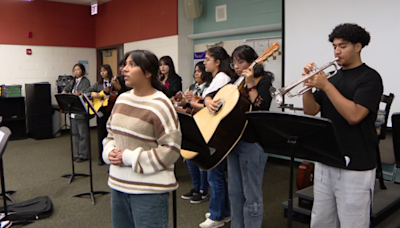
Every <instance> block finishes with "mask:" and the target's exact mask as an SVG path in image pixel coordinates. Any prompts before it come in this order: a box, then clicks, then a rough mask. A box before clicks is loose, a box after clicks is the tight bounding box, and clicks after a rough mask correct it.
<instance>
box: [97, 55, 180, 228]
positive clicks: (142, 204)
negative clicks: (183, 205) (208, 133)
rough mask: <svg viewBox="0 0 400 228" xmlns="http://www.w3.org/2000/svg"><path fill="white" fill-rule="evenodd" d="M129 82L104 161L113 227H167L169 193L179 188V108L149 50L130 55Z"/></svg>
mask: <svg viewBox="0 0 400 228" xmlns="http://www.w3.org/2000/svg"><path fill="white" fill-rule="evenodd" d="M125 60H126V66H125V67H124V69H123V71H124V75H125V83H126V85H127V86H130V87H132V88H133V89H132V90H130V91H128V92H125V93H123V94H121V95H120V96H119V97H118V99H117V101H116V104H115V106H114V109H113V111H112V114H111V116H110V119H109V120H108V123H107V130H108V136H107V137H106V138H105V139H104V140H103V145H104V150H103V160H104V161H105V162H106V163H107V164H111V166H110V172H109V179H108V185H109V186H110V188H111V189H112V193H111V217H112V225H113V227H114V228H118V227H123V228H125V227H135V228H153V227H154V228H167V227H168V196H169V192H170V191H173V190H175V189H177V188H178V183H177V181H176V179H175V175H174V163H175V162H176V161H177V159H178V158H179V151H180V145H181V138H182V137H181V131H180V126H179V121H178V116H177V114H176V112H175V109H174V107H173V105H172V103H171V102H170V100H169V99H168V97H167V96H166V95H164V93H163V92H161V91H160V90H162V89H163V88H164V87H163V86H162V84H161V83H160V82H159V81H158V79H157V72H158V59H157V57H156V56H155V55H154V54H153V53H151V52H149V51H145V50H136V51H132V52H130V53H127V55H126V57H125Z"/></svg>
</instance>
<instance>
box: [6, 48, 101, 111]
mask: <svg viewBox="0 0 400 228" xmlns="http://www.w3.org/2000/svg"><path fill="white" fill-rule="evenodd" d="M28 48H29V49H32V55H26V49H28ZM78 60H88V61H89V69H86V70H87V72H88V74H89V75H88V76H87V77H88V78H89V79H90V82H91V83H95V82H96V72H97V70H96V49H94V48H72V47H71V48H70V47H50V46H25V45H0V84H19V85H22V86H23V87H22V94H25V88H24V86H25V83H35V82H49V83H50V84H51V95H52V103H54V104H56V103H57V102H56V100H55V98H54V94H56V93H57V85H56V80H57V79H58V76H59V75H64V74H66V75H72V67H73V66H74V64H75V63H77V62H78Z"/></svg>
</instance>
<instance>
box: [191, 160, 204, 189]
mask: <svg viewBox="0 0 400 228" xmlns="http://www.w3.org/2000/svg"><path fill="white" fill-rule="evenodd" d="M186 165H187V166H188V169H189V173H190V177H191V178H192V183H193V188H194V189H195V190H197V191H199V190H202V191H203V192H208V181H207V171H204V170H202V169H200V168H199V167H198V166H197V165H195V164H193V163H191V162H190V161H189V160H186Z"/></svg>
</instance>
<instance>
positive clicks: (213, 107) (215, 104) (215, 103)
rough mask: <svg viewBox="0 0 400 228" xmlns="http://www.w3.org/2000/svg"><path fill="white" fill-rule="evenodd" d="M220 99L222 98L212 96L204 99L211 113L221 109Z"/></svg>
mask: <svg viewBox="0 0 400 228" xmlns="http://www.w3.org/2000/svg"><path fill="white" fill-rule="evenodd" d="M220 100H221V99H220V98H218V99H216V100H214V99H212V98H211V97H206V99H204V104H205V106H206V108H207V109H208V111H209V112H210V113H215V112H216V111H218V109H219V106H220V104H219V101H220Z"/></svg>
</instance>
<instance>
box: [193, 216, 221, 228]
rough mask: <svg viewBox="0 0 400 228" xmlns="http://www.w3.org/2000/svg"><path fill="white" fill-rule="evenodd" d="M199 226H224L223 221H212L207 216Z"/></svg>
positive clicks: (211, 227)
mask: <svg viewBox="0 0 400 228" xmlns="http://www.w3.org/2000/svg"><path fill="white" fill-rule="evenodd" d="M199 226H200V227H201V228H217V227H223V226H225V223H224V222H223V221H214V220H211V219H209V218H207V219H206V221H204V222H202V223H200V224H199Z"/></svg>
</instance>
